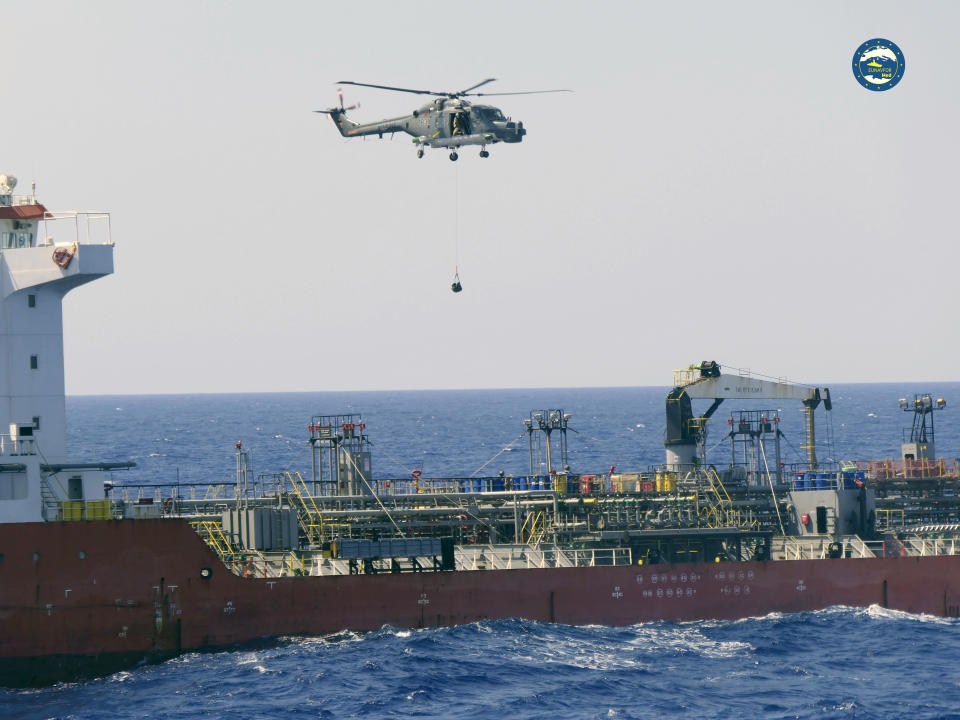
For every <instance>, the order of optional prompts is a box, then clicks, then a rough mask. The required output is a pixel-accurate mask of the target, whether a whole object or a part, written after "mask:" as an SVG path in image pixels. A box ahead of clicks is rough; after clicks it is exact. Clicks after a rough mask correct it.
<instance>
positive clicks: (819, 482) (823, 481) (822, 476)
mask: <svg viewBox="0 0 960 720" xmlns="http://www.w3.org/2000/svg"><path fill="white" fill-rule="evenodd" d="M813 476H814V478H816V487H817V490H825V489H826V488H827V478H829V477H830V476H829V475H827V473H814V474H813Z"/></svg>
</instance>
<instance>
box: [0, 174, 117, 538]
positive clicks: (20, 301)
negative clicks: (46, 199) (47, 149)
mask: <svg viewBox="0 0 960 720" xmlns="http://www.w3.org/2000/svg"><path fill="white" fill-rule="evenodd" d="M15 185H16V179H15V178H13V177H12V176H8V175H2V176H0V522H27V521H40V520H43V519H55V518H53V517H46V518H45V512H44V509H45V506H47V508H53V507H56V506H57V503H63V502H71V501H72V502H78V501H91V500H102V499H103V484H102V480H103V473H102V472H101V471H99V470H94V471H90V470H84V469H80V468H77V469H70V468H65V469H61V470H58V471H56V472H51V471H48V470H44V469H43V468H42V467H41V466H43V467H44V468H46V467H47V466H50V465H57V466H62V465H65V464H68V455H67V419H66V405H65V388H64V360H63V312H62V303H63V297H64V296H65V295H66V294H67V293H68V292H69V291H70V290H72V289H73V288H75V287H78V286H80V285H83V284H84V283H88V282H90V281H91V280H96V279H97V278H100V277H103V276H105V275H109V274H110V273H112V272H113V243H112V241H111V239H110V234H109V216H108V215H106V214H105V213H90V212H68V213H49V212H48V211H47V210H46V208H44V207H43V205H40V204H39V203H37V201H36V198H35V197H34V196H32V195H30V196H20V195H14V194H13V192H12V191H13V188H14V187H15ZM98 226H99V228H100V229H101V237H100V238H99V239H98V240H97V239H95V238H94V235H95V231H96V229H97V228H98ZM104 231H105V232H104ZM60 512H62V507H61V508H60ZM48 514H49V513H48Z"/></svg>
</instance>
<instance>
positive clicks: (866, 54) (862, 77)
mask: <svg viewBox="0 0 960 720" xmlns="http://www.w3.org/2000/svg"><path fill="white" fill-rule="evenodd" d="M904 66H905V63H904V61H903V53H902V52H901V51H900V48H898V47H897V46H896V44H894V43H892V42H890V41H889V40H884V39H883V38H874V39H873V40H867V41H866V42H865V43H864V44H863V45H861V46H860V47H858V48H857V51H856V52H855V53H854V54H853V76H854V77H855V78H856V79H857V82H858V83H860V84H861V85H863V86H864V87H865V88H866V89H867V90H889V89H890V88H892V87H893V86H894V85H896V84H897V83H898V82H900V78H902V77H903V69H904Z"/></svg>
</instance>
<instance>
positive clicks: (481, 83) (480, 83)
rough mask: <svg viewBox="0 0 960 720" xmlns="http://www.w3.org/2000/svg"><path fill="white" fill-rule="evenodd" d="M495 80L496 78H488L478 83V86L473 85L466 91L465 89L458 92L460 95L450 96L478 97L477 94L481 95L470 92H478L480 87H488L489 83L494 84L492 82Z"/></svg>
mask: <svg viewBox="0 0 960 720" xmlns="http://www.w3.org/2000/svg"><path fill="white" fill-rule="evenodd" d="M495 80H496V78H487V79H486V80H482V81H481V82H478V83H477V84H476V85H471V86H470V87H468V88H466V89H464V90H461V91H460V92H458V93H450V94H451V95H457V96H459V95H468V94H471V95H477V94H479V93H471V92H470V91H471V90H476V89H477V88H478V87H480V86H481V85H486V84H487V83H492V82H493V81H495Z"/></svg>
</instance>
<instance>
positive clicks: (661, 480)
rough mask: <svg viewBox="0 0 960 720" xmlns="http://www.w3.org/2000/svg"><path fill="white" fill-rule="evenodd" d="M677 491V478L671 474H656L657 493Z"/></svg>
mask: <svg viewBox="0 0 960 720" xmlns="http://www.w3.org/2000/svg"><path fill="white" fill-rule="evenodd" d="M676 489H677V476H676V474H675V473H671V472H658V473H657V492H673V491H674V490H676Z"/></svg>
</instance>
